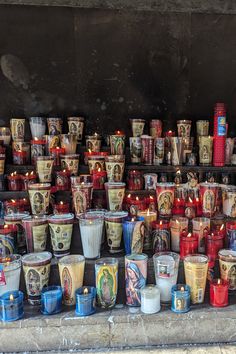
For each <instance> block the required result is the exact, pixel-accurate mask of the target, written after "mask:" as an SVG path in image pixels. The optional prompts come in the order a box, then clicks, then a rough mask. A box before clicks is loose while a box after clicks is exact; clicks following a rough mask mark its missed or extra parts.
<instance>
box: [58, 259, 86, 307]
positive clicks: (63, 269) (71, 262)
mask: <svg viewBox="0 0 236 354" xmlns="http://www.w3.org/2000/svg"><path fill="white" fill-rule="evenodd" d="M58 266H59V273H60V280H61V286H62V288H63V299H64V304H65V305H75V303H76V295H75V292H76V289H78V288H81V286H83V280H84V267H85V258H84V256H81V255H78V254H73V255H69V256H64V257H62V258H60V259H59V261H58Z"/></svg>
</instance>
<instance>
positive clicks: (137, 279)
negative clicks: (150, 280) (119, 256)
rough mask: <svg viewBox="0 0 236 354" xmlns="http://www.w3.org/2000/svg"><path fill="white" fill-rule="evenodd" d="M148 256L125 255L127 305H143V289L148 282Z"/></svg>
mask: <svg viewBox="0 0 236 354" xmlns="http://www.w3.org/2000/svg"><path fill="white" fill-rule="evenodd" d="M147 263H148V256H147V255H146V254H144V253H142V254H135V253H133V254H131V255H127V256H125V291H126V305H128V306H135V307H138V306H141V292H140V291H141V289H142V288H144V287H145V286H146V283H147Z"/></svg>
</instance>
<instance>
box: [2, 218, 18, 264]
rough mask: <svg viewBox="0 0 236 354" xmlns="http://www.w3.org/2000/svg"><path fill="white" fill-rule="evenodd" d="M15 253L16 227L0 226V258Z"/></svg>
mask: <svg viewBox="0 0 236 354" xmlns="http://www.w3.org/2000/svg"><path fill="white" fill-rule="evenodd" d="M15 253H17V226H16V225H13V224H12V225H6V224H5V225H0V257H7V256H8V255H9V254H15Z"/></svg>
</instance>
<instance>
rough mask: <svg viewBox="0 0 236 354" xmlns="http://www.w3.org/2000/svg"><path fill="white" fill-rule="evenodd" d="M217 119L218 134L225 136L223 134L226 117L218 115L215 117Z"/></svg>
mask: <svg viewBox="0 0 236 354" xmlns="http://www.w3.org/2000/svg"><path fill="white" fill-rule="evenodd" d="M217 120H218V124H217V127H218V131H217V133H218V136H225V134H226V118H225V117H221V116H219V117H217Z"/></svg>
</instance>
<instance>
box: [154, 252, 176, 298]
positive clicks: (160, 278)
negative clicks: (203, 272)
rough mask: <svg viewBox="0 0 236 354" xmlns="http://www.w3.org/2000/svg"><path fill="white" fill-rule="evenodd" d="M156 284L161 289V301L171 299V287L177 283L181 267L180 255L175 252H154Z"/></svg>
mask: <svg viewBox="0 0 236 354" xmlns="http://www.w3.org/2000/svg"><path fill="white" fill-rule="evenodd" d="M153 263H154V269H155V278H156V285H157V286H158V288H159V289H160V293H161V302H170V301H171V289H172V286H173V285H175V284H176V282H177V277H178V269H179V255H178V254H177V253H174V252H159V253H156V254H154V256H153Z"/></svg>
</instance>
